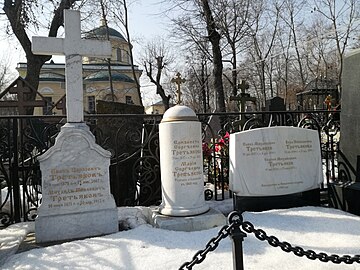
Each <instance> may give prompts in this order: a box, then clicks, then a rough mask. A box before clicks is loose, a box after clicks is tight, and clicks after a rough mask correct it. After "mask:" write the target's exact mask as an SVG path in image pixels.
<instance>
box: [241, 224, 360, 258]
mask: <svg viewBox="0 0 360 270" xmlns="http://www.w3.org/2000/svg"><path fill="white" fill-rule="evenodd" d="M241 227H242V229H243V230H244V231H245V232H247V233H253V234H254V235H255V237H256V238H257V239H259V240H261V241H267V242H268V243H269V245H271V246H273V247H280V248H281V249H282V250H283V251H285V252H288V253H289V252H292V253H294V254H295V255H296V256H299V257H303V256H306V258H308V259H310V260H316V259H318V260H320V261H321V262H329V261H331V262H332V263H335V264H340V263H345V264H352V263H354V262H356V263H360V255H354V256H353V257H351V256H350V255H343V256H339V255H336V254H332V255H328V254H326V253H323V252H320V253H316V252H315V251H313V250H310V249H309V250H304V249H303V248H302V247H296V246H295V247H293V246H292V245H291V244H290V243H288V242H281V241H279V239H277V238H276V237H275V236H272V235H270V236H268V235H267V234H266V232H265V231H264V230H261V229H255V228H254V225H253V224H251V223H250V222H248V221H244V222H241Z"/></svg>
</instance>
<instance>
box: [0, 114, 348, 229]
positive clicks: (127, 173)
mask: <svg viewBox="0 0 360 270" xmlns="http://www.w3.org/2000/svg"><path fill="white" fill-rule="evenodd" d="M339 113H340V112H336V115H334V114H333V113H329V112H328V111H314V112H253V113H251V114H249V113H245V114H244V117H245V118H246V119H247V121H246V123H245V125H244V127H241V125H240V124H239V123H240V122H239V120H238V119H239V117H240V115H241V113H217V114H199V115H198V117H199V119H200V121H201V122H202V124H203V143H204V144H203V150H204V151H203V153H204V170H205V177H204V184H205V185H206V189H205V197H206V199H215V200H223V199H225V198H226V196H225V195H226V194H230V195H231V191H229V190H228V144H229V140H228V134H229V133H232V132H236V131H239V130H244V129H253V128H257V127H266V126H274V125H288V126H300V127H304V128H312V129H316V130H318V132H319V136H320V138H321V148H322V155H323V162H324V172H325V176H326V181H325V183H324V185H323V187H322V188H323V191H324V196H323V199H324V200H323V204H326V203H328V202H329V197H328V196H329V195H328V193H327V192H326V191H327V187H328V185H329V183H330V182H335V181H337V180H338V179H339V177H340V176H341V177H342V178H344V177H345V175H349V176H347V177H348V179H351V176H350V175H351V174H353V172H352V171H351V170H349V171H346V170H345V169H341V170H340V171H339V165H341V166H340V167H343V168H345V167H344V166H343V163H341V164H340V163H338V155H339V150H338V136H339V134H340V129H339V127H340V125H339V121H338V117H335V116H338V114H339ZM85 119H86V122H87V123H88V125H89V126H90V129H91V131H92V132H93V134H94V135H95V137H96V142H97V143H98V144H99V145H101V146H102V147H103V148H105V149H107V150H109V151H110V152H111V154H112V157H111V165H110V186H111V192H112V194H113V195H114V198H115V201H116V204H117V205H118V206H133V205H143V206H148V205H156V204H158V203H159V202H160V200H161V183H160V164H159V162H160V161H159V160H160V159H159V139H158V125H159V123H160V121H161V115H134V114H131V115H88V116H86V117H85ZM64 120H65V119H64V117H61V116H42V117H33V116H5V117H0V188H1V193H0V194H1V195H0V196H1V197H0V227H1V226H7V225H9V224H11V223H14V222H20V221H28V220H33V219H34V218H35V216H36V209H37V207H38V206H39V204H40V202H41V173H40V170H39V163H38V161H37V157H38V156H39V155H41V154H42V153H44V152H45V151H46V150H47V149H48V148H49V147H51V146H52V145H53V144H54V142H55V138H56V135H57V134H58V132H59V131H60V128H61V126H62V125H63V124H64V123H65V121H64ZM339 172H340V173H339Z"/></svg>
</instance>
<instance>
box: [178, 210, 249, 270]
mask: <svg viewBox="0 0 360 270" xmlns="http://www.w3.org/2000/svg"><path fill="white" fill-rule="evenodd" d="M228 219H229V220H230V219H231V222H229V224H230V225H225V226H223V227H222V228H221V229H220V231H219V232H218V235H217V236H216V237H213V238H211V239H210V241H209V242H207V244H206V246H205V248H204V249H202V250H199V251H198V252H196V253H195V255H194V256H193V258H192V260H191V261H190V262H185V263H184V264H182V265H181V266H180V268H179V270H183V269H189V270H191V269H192V268H193V266H194V265H195V264H200V263H202V262H203V261H204V260H205V258H206V255H207V254H208V253H209V252H211V251H214V250H215V249H216V248H217V247H218V246H219V243H220V241H221V240H222V239H225V238H226V237H228V236H229V235H230V233H231V231H232V230H233V229H234V228H235V227H236V226H238V227H240V225H241V224H242V217H241V216H240V215H239V214H238V213H236V212H232V213H230V215H229V217H228Z"/></svg>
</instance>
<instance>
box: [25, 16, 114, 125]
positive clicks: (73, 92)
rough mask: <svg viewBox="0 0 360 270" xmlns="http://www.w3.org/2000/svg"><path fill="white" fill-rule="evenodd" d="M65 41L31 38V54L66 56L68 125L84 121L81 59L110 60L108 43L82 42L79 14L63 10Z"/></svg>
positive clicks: (100, 41)
mask: <svg viewBox="0 0 360 270" xmlns="http://www.w3.org/2000/svg"><path fill="white" fill-rule="evenodd" d="M64 23H65V38H55V37H33V38H32V51H33V53H34V54H41V55H65V80H66V115H67V122H69V123H80V122H83V121H84V94H83V80H82V56H92V57H103V58H106V57H111V44H110V42H109V41H107V40H89V39H87V40H85V39H81V27H80V12H79V11H76V10H69V9H66V10H64Z"/></svg>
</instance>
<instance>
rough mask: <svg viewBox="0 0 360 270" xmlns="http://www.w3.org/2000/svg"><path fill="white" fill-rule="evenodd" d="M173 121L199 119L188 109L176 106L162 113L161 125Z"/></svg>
mask: <svg viewBox="0 0 360 270" xmlns="http://www.w3.org/2000/svg"><path fill="white" fill-rule="evenodd" d="M174 121H199V119H198V118H197V116H196V114H195V112H194V111H193V110H192V109H190V108H189V107H187V106H183V105H176V106H174V107H171V108H170V109H168V110H167V111H166V112H165V113H164V115H163V119H162V120H161V123H164V122H174Z"/></svg>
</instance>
